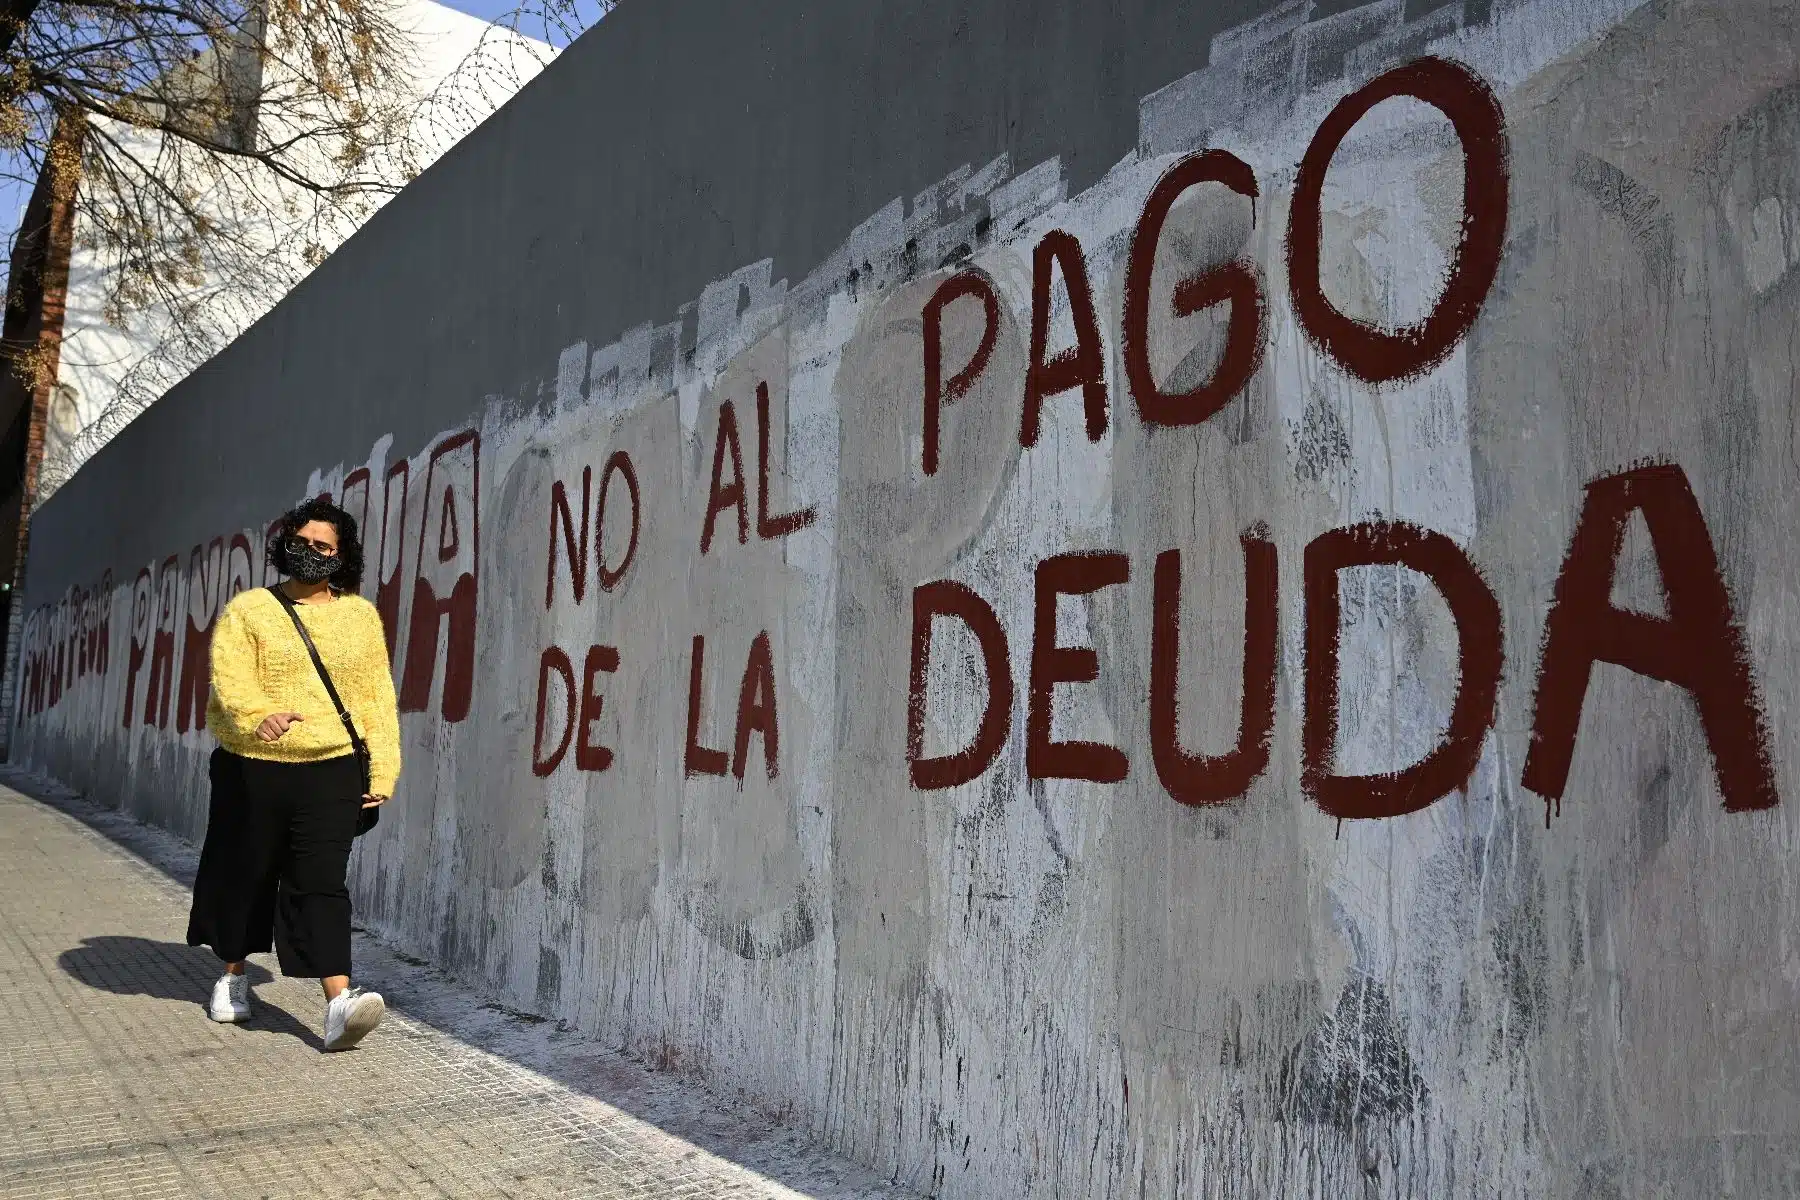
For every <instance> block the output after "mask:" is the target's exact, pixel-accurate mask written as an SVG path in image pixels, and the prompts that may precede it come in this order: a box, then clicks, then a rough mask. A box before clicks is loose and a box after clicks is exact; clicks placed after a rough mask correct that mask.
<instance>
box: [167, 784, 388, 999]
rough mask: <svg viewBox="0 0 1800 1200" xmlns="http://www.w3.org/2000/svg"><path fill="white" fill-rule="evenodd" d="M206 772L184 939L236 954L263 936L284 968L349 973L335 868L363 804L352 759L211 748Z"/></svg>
mask: <svg viewBox="0 0 1800 1200" xmlns="http://www.w3.org/2000/svg"><path fill="white" fill-rule="evenodd" d="M211 774H212V801H211V805H210V808H209V812H208V816H207V824H206V844H205V845H204V846H203V847H202V848H201V851H200V869H199V872H198V873H197V874H196V875H195V877H194V903H193V908H192V910H191V911H190V912H189V914H188V936H187V940H188V945H190V946H211V947H212V950H213V953H214V954H217V955H218V956H219V957H220V958H221V959H223V960H225V961H226V962H241V961H243V959H244V958H245V957H246V956H247V955H251V954H258V953H266V952H267V951H268V950H269V947H270V941H271V937H272V939H273V942H274V948H275V954H276V958H277V960H278V961H279V962H280V964H281V973H282V974H283V975H293V976H298V977H300V978H305V979H318V978H322V977H325V976H330V975H348V974H350V891H349V888H348V887H347V886H345V882H344V872H345V869H346V868H347V867H348V866H349V862H350V844H351V842H352V841H353V840H354V839H355V837H356V820H357V816H358V815H359V814H360V813H361V811H362V768H361V766H360V764H359V763H358V762H357V760H356V757H355V756H354V755H345V756H343V757H341V758H328V759H325V760H323V761H320V762H307V763H286V762H268V761H265V760H263V759H256V758H243V757H240V756H239V755H236V754H232V753H230V752H228V751H226V750H223V749H220V750H215V751H213V756H212V771H211Z"/></svg>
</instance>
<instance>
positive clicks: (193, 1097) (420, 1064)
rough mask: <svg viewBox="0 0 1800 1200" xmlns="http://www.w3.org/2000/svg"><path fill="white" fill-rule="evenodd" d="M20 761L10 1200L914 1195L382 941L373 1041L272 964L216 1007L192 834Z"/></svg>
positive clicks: (6, 983)
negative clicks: (196, 912) (206, 1007)
mask: <svg viewBox="0 0 1800 1200" xmlns="http://www.w3.org/2000/svg"><path fill="white" fill-rule="evenodd" d="M7 778H9V779H11V780H12V782H14V783H15V784H17V785H19V786H30V787H31V789H32V791H33V792H34V793H36V794H37V795H38V796H39V797H40V798H39V799H32V798H28V797H27V796H26V795H24V794H22V793H21V792H18V791H14V790H12V789H11V788H7V787H3V786H0V1196H5V1197H21V1198H22V1197H113V1196H121V1197H123V1196H130V1197H165V1196H166V1197H213V1196H217V1197H234V1198H235V1197H278V1196H301V1195H305V1196H314V1197H317V1196H325V1197H333V1198H337V1197H376V1196H379V1197H390V1196H458V1197H461V1196H470V1197H474V1196H480V1197H488V1196H555V1197H564V1196H593V1197H608V1198H610V1197H656V1198H658V1200H661V1198H663V1197H707V1196H731V1197H746V1198H747V1197H764V1196H782V1197H793V1196H816V1197H822V1198H823V1197H832V1198H834V1200H836V1198H842V1200H852V1198H855V1200H862V1198H865V1197H868V1198H873V1197H877V1196H879V1197H889V1198H891V1197H900V1196H903V1195H905V1193H901V1192H899V1191H897V1190H890V1189H889V1188H887V1187H886V1186H884V1185H883V1184H882V1183H881V1182H880V1181H877V1180H875V1179H874V1178H872V1177H871V1176H870V1175H869V1174H868V1173H867V1172H865V1171H863V1170H861V1169H860V1168H857V1167H855V1166H853V1165H851V1164H849V1163H847V1162H845V1161H844V1160H842V1159H837V1158H834V1157H832V1156H830V1155H827V1154H824V1153H821V1152H820V1151H818V1150H817V1149H816V1148H814V1147H812V1146H810V1145H809V1144H808V1143H807V1142H806V1141H805V1140H804V1139H803V1138H802V1137H801V1136H800V1135H799V1134H798V1133H796V1132H795V1131H792V1130H789V1129H786V1128H784V1127H782V1126H779V1125H775V1124H772V1123H769V1122H763V1121H759V1120H758V1119H756V1118H755V1117H753V1116H748V1115H746V1114H744V1113H742V1112H739V1111H736V1110H733V1111H727V1110H726V1109H725V1108H724V1107H723V1106H722V1105H721V1103H720V1102H719V1101H718V1100H717V1099H715V1098H713V1097H711V1096H710V1095H708V1094H707V1093H704V1092H701V1091H698V1090H693V1089H690V1088H688V1087H685V1086H684V1085H681V1084H679V1083H676V1082H674V1081H672V1080H670V1079H668V1078H667V1077H666V1076H658V1075H656V1074H654V1073H652V1072H648V1071H645V1070H644V1069H643V1068H641V1067H639V1066H638V1065H636V1064H635V1063H632V1062H630V1061H628V1060H626V1059H624V1058H623V1057H621V1056H619V1055H617V1054H614V1053H611V1052H609V1051H606V1050H604V1049H602V1048H599V1047H597V1046H595V1045H594V1044H593V1043H590V1042H586V1041H584V1040H582V1039H580V1038H578V1037H575V1036H573V1035H571V1034H568V1033H565V1032H561V1031H558V1030H556V1029H554V1028H552V1027H550V1026H549V1025H547V1024H542V1023H533V1021H532V1020H531V1019H529V1018H522V1017H520V1016H519V1015H517V1014H507V1013H506V1012H504V1011H503V1010H499V1009H497V1008H495V1007H494V1006H492V1005H487V1006H484V1005H482V1004H481V1002H480V1000H479V998H476V997H472V996H469V995H468V994H467V993H466V992H465V991H463V990H462V989H460V988H457V987H455V986H454V985H453V984H451V983H450V982H449V981H448V980H446V979H445V978H444V977H443V976H441V975H440V974H438V973H437V972H434V971H432V970H431V969H429V968H427V967H424V966H421V965H416V964H413V963H410V962H409V961H407V960H403V959H402V958H400V957H399V956H397V955H395V954H393V953H392V952H390V951H387V950H385V949H384V948H382V947H381V946H380V945H379V944H377V943H375V942H374V941H373V940H372V939H370V938H368V937H365V936H362V935H358V938H357V949H356V953H357V962H358V974H359V979H358V982H361V983H364V984H366V985H370V986H374V987H376V988H378V989H379V990H380V991H382V992H383V993H384V994H385V995H386V996H387V997H388V999H389V1001H390V1005H391V1006H392V1007H391V1008H390V1011H389V1014H388V1018H387V1020H386V1021H385V1022H384V1023H383V1025H382V1027H381V1028H380V1029H379V1030H378V1031H377V1032H376V1034H375V1035H374V1036H372V1037H371V1038H370V1039H369V1041H368V1042H366V1043H365V1044H364V1046H363V1047H362V1048H360V1049H358V1050H356V1051H353V1052H351V1053H348V1054H336V1055H325V1054H321V1053H320V1052H319V1046H320V1041H319V1032H320V1024H321V1019H322V1017H323V1005H322V1002H321V1000H320V997H319V993H318V991H317V985H316V984H315V983H313V982H311V981H310V980H288V979H283V978H281V977H280V976H278V975H277V976H275V977H274V978H271V977H270V974H269V971H268V970H267V969H260V970H259V969H258V964H257V963H256V962H255V961H254V960H253V962H252V977H253V979H254V980H256V981H257V982H256V984H255V991H256V999H257V1003H258V1010H257V1011H258V1019H257V1020H256V1021H254V1022H253V1023H251V1024H249V1025H245V1026H236V1027H234V1026H225V1025H215V1024H213V1023H212V1022H210V1021H208V1020H206V1019H205V1017H204V1015H203V1012H202V1009H201V1004H202V1003H203V1001H204V999H205V996H206V994H207V991H208V988H209V986H210V984H211V982H212V980H213V978H214V977H215V975H216V973H217V971H216V963H215V961H214V960H213V959H212V957H211V955H210V954H209V953H208V952H207V951H205V950H194V949H190V948H188V947H187V946H185V945H183V944H181V943H182V941H183V935H184V933H185V929H186V918H187V890H186V887H185V885H184V882H183V881H184V880H186V879H191V877H192V875H191V872H192V869H193V859H194V852H193V849H192V847H189V846H187V845H186V844H185V843H181V842H179V841H176V840H175V839H173V838H170V837H168V836H166V835H163V834H161V833H159V832H157V831H154V830H149V829H146V828H145V827H143V826H140V825H137V824H135V823H133V822H130V821H128V820H125V819H124V818H121V817H119V816H117V815H116V814H113V813H110V812H107V811H106V810H103V809H100V808H97V807H95V806H92V805H89V804H88V803H87V802H85V801H83V800H80V799H78V798H74V797H71V796H68V795H67V794H65V793H60V792H57V791H56V790H55V789H53V788H45V787H44V786H42V785H33V784H30V783H28V782H26V781H23V780H22V777H18V776H7ZM263 966H264V967H268V966H272V964H263Z"/></svg>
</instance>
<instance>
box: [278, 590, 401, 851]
mask: <svg viewBox="0 0 1800 1200" xmlns="http://www.w3.org/2000/svg"><path fill="white" fill-rule="evenodd" d="M269 591H271V592H273V593H274V594H275V599H277V600H279V601H281V607H283V608H285V609H287V615H288V616H289V617H290V618H292V620H293V622H294V630H295V632H297V633H299V635H300V640H301V641H302V642H305V643H306V652H307V653H308V654H310V655H312V664H313V667H314V668H315V669H316V670H317V671H318V672H319V682H321V683H323V684H324V685H325V694H326V695H327V696H330V697H331V705H332V707H333V708H335V709H337V715H338V719H339V720H340V721H342V722H343V723H344V732H345V733H347V734H349V735H350V750H351V753H353V754H355V755H356V765H357V766H358V767H360V768H361V769H362V790H363V795H365V796H366V795H368V794H369V787H370V785H371V783H372V782H373V777H372V776H371V774H370V762H369V744H368V743H367V742H365V741H363V740H362V735H361V734H360V733H357V732H356V726H355V725H354V724H352V723H351V720H350V711H349V710H348V709H346V708H345V707H344V702H343V700H341V699H339V698H338V691H337V688H336V687H335V686H334V685H333V684H332V682H331V672H330V671H327V670H326V669H325V660H324V659H322V658H320V657H319V648H318V647H317V646H315V645H313V640H312V635H311V634H309V633H307V632H306V623H305V622H303V621H302V620H301V619H300V612H299V610H298V609H296V608H295V607H294V602H293V601H292V600H289V599H288V598H287V593H285V592H283V591H282V590H281V589H280V588H279V587H272V588H270V589H269ZM379 820H381V809H380V808H379V807H375V808H365V809H363V810H362V811H361V812H360V813H359V814H358V815H357V818H356V836H357V837H361V836H362V835H363V834H365V833H367V832H369V830H371V829H373V828H375V823H376V822H377V821H379Z"/></svg>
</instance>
